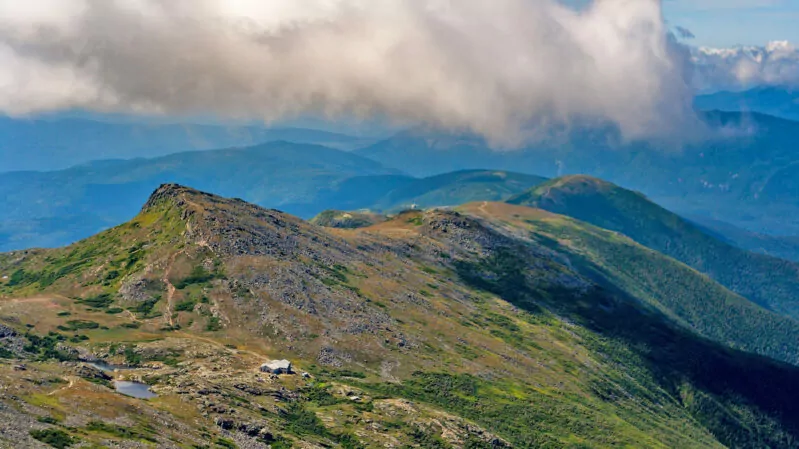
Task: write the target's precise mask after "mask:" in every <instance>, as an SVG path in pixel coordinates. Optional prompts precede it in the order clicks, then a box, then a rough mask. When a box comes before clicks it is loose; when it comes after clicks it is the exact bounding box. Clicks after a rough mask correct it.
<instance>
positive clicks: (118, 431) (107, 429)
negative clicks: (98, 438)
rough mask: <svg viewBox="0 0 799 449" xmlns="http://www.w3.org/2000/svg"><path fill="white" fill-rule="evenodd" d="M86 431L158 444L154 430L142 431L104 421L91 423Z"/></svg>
mask: <svg viewBox="0 0 799 449" xmlns="http://www.w3.org/2000/svg"><path fill="white" fill-rule="evenodd" d="M86 430H88V431H90V432H100V433H105V434H108V435H111V436H114V437H117V438H121V439H125V440H143V441H149V442H151V443H157V442H158V440H156V439H155V438H154V437H153V435H152V433H153V431H152V430H149V429H147V430H140V429H138V428H133V427H125V426H118V425H116V424H109V423H105V422H102V421H89V423H88V424H87V425H86Z"/></svg>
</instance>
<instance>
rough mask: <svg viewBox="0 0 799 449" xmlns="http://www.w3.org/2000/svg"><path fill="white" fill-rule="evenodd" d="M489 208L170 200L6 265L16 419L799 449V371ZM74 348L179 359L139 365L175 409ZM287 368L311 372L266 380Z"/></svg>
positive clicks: (471, 443)
mask: <svg viewBox="0 0 799 449" xmlns="http://www.w3.org/2000/svg"><path fill="white" fill-rule="evenodd" d="M490 206H491V205H490V204H488V203H486V204H485V205H482V204H478V205H473V206H471V207H473V208H475V209H469V210H465V213H458V212H454V211H428V212H411V213H404V214H400V215H398V216H396V217H394V218H393V219H392V220H389V221H385V222H381V223H378V224H375V225H373V226H370V227H367V228H362V229H352V230H350V229H326V228H322V227H318V226H314V225H311V224H308V223H306V222H304V221H302V220H299V219H297V218H295V217H291V216H289V215H286V214H282V213H280V212H277V211H273V210H266V209H263V208H260V207H257V206H253V205H250V204H247V203H244V202H242V201H239V200H228V199H224V198H220V197H216V196H212V195H207V194H203V193H201V192H197V191H194V190H191V189H188V188H184V187H179V186H174V185H170V186H164V187H162V188H160V189H159V190H158V191H157V192H156V193H155V194H154V195H153V196H152V197H151V199H150V201H148V204H147V205H146V206H145V208H144V209H143V210H142V212H141V214H139V216H138V217H137V218H136V219H135V220H133V221H132V222H130V223H127V224H125V225H122V226H120V227H117V228H114V229H111V230H108V231H106V232H103V233H101V234H98V235H97V236H95V237H92V238H90V239H87V240H84V241H82V242H79V243H77V244H75V245H72V246H70V247H68V248H63V249H58V250H38V251H29V252H14V253H7V254H3V255H0V273H11V276H10V277H9V279H7V280H3V281H2V282H0V307H1V308H2V309H0V310H2V315H0V317H1V318H0V321H2V323H3V325H4V326H6V327H7V328H11V329H13V330H16V332H18V334H19V338H22V339H24V340H26V341H27V343H26V346H25V348H27V349H20V350H18V349H16V348H17V346H13V345H10V346H9V347H11V348H12V350H13V351H14V352H15V353H16V354H17V355H14V356H13V357H22V358H24V359H25V360H27V363H28V364H29V367H30V368H29V371H28V372H27V373H17V372H14V371H12V370H4V369H0V376H2V378H3V381H4V382H15V383H19V385H22V386H24V394H23V393H20V394H19V395H18V396H16V399H13V398H7V397H0V401H2V403H3V404H6V402H8V403H9V404H13V407H12V406H9V407H3V408H0V412H2V413H6V412H7V411H8V410H22V411H23V412H20V415H19V416H18V417H17V418H18V419H19V420H20V422H26V421H24V417H25V416H28V415H29V414H30V413H32V412H30V410H34V409H31V408H30V407H31V406H33V407H38V408H36V409H35V410H37V412H35V413H44V411H46V412H47V413H48V414H51V415H52V416H53V417H54V418H53V422H55V423H56V424H50V422H49V421H35V423H36V424H35V426H39V427H42V426H49V427H48V428H51V429H59V431H61V432H64V433H66V434H69V435H72V436H73V437H76V438H81V439H83V440H85V441H87V442H98V443H99V439H98V438H99V435H97V432H98V431H97V428H96V426H94V427H91V428H90V427H88V426H83V425H82V424H81V425H79V426H77V427H76V426H64V425H60V424H58V422H60V421H59V420H63V419H65V418H69V417H74V418H75V419H73V420H69V421H64V422H69V423H73V422H78V423H82V422H84V421H86V418H85V417H82V416H84V415H82V414H83V413H90V414H91V413H94V414H99V415H101V416H104V417H107V419H109V420H115V422H122V423H131V422H132V423H136V425H137V429H139V428H140V429H145V430H141V432H144V433H145V434H146V437H147V438H151V439H155V440H156V441H157V442H158V444H160V445H162V446H164V445H168V444H166V443H170V441H167V438H169V435H170V434H172V433H173V432H174V431H170V430H168V429H180V437H179V439H178V440H177V441H184V442H189V441H203V440H205V441H223V439H224V441H234V440H235V442H237V443H230V444H237V445H240V446H244V441H245V440H246V441H250V442H251V440H258V441H262V442H263V441H265V438H266V436H265V435H263V434H262V433H258V432H256V434H257V435H255V434H252V432H250V433H248V432H249V429H252V425H253V424H257V425H258V426H262V427H259V428H261V429H263V428H266V429H268V430H269V436H270V438H271V439H272V440H274V441H281V442H282V443H280V444H294V443H296V442H298V441H307V442H310V443H313V444H317V445H322V446H333V447H376V446H382V445H385V444H387V443H391V444H392V445H394V446H395V447H404V446H405V447H442V448H449V447H452V448H454V447H471V448H489V447H507V446H508V445H511V446H513V447H521V448H524V447H546V448H575V447H592V448H594V447H596V448H611V447H652V448H670V447H681V448H682V447H685V448H692V447H697V448H699V447H712V448H716V447H723V446H725V445H726V446H735V447H758V446H761V447H786V448H787V447H793V446H794V445H795V443H796V441H797V437H798V436H799V409H798V408H797V407H799V406H797V404H799V388H797V386H796V385H797V383H796V379H797V378H799V368H796V367H793V366H790V365H787V364H783V363H779V362H775V361H772V360H770V359H766V358H763V357H760V356H756V355H751V354H747V353H744V352H741V351H737V350H733V349H730V348H728V347H725V346H723V345H720V344H718V343H713V342H711V341H709V340H706V339H704V338H701V337H698V336H696V335H695V334H693V333H691V332H689V331H687V330H686V329H685V328H684V327H683V326H681V325H680V324H679V323H677V322H676V321H675V320H674V319H670V318H669V317H668V316H666V315H664V314H661V313H655V312H654V311H653V309H652V307H650V306H642V304H641V299H640V298H639V297H638V296H636V295H635V293H636V292H634V291H632V287H631V286H633V285H638V284H635V283H634V282H632V281H630V280H623V279H621V280H620V279H614V278H612V277H608V278H605V279H604V281H602V282H600V281H601V279H599V278H592V276H589V273H588V272H587V271H583V269H584V267H583V266H582V264H583V261H582V260H580V258H579V257H578V256H579V251H577V250H576V249H575V248H573V247H570V246H564V247H560V246H558V245H553V244H552V243H551V236H552V235H554V234H553V232H554V231H551V230H547V229H545V228H544V227H543V226H541V227H540V229H536V228H535V227H534V226H533V225H531V224H530V223H527V221H534V220H535V219H536V217H534V216H528V217H525V219H524V220H516V221H518V223H516V222H514V219H513V214H510V215H505V214H503V213H501V212H502V211H499V210H496V211H494V210H492V209H491V208H490ZM500 206H504V207H507V208H511V206H508V205H502V204H500ZM518 209H524V210H526V211H532V212H530V213H532V214H540V217H548V216H550V214H547V213H546V212H543V211H533V210H532V209H527V208H518ZM481 211H482V212H485V211H487V213H486V214H485V215H480V214H481V213H482V212H481ZM540 217H539V218H540ZM530 226H533V227H530ZM603 238H604V237H603ZM628 244H629V243H628ZM629 245H632V244H629ZM611 262H612V261H609V262H608V264H610V263H611ZM595 268H597V269H598V268H599V267H595ZM613 282H616V284H612V283H613ZM611 284H612V285H611ZM613 287H615V288H613ZM730 301H733V299H730ZM90 323H95V324H96V325H94V324H90ZM6 334H7V332H6ZM34 342H35V343H36V344H34ZM56 342H60V345H58V344H55V343H56ZM209 345H210V348H209ZM223 345H227V346H223ZM69 348H81V350H84V351H91V352H93V353H94V354H98V355H100V356H102V357H103V358H107V359H109V360H111V361H115V360H116V361H117V362H126V363H136V364H142V365H149V364H160V365H159V366H161V367H160V368H159V369H150V368H147V367H146V366H145V367H143V368H142V370H143V371H142V372H141V373H142V374H141V375H142V376H144V377H146V378H147V379H148V382H150V383H151V384H152V386H153V388H154V389H155V390H156V391H157V392H159V397H158V398H157V399H154V400H152V401H151V402H140V403H138V404H137V405H136V407H131V406H130V404H129V402H127V401H128V399H124V400H123V399H121V398H120V397H119V395H114V394H113V392H112V391H109V390H107V389H106V387H104V386H102V385H95V384H93V383H86V382H83V381H81V380H80V379H75V378H74V376H73V377H69V376H67V374H66V373H64V372H63V370H65V369H67V368H68V367H69V366H70V365H68V364H59V363H56V361H57V360H58V359H60V358H65V359H70V358H74V357H79V354H80V353H79V352H78V353H75V352H72V351H70V350H68V349H69ZM112 348H113V350H112ZM233 348H235V349H233ZM75 354H78V355H75ZM284 357H285V358H289V359H291V360H292V361H293V362H294V363H295V365H296V367H297V369H298V371H299V370H307V371H310V372H312V373H313V375H314V377H313V378H312V379H310V380H309V379H303V378H301V377H300V376H293V377H292V376H283V377H281V378H279V379H274V380H269V379H267V380H264V381H262V382H258V381H255V380H254V378H255V377H258V375H257V374H256V370H257V366H258V363H260V361H262V360H264V359H266V358H284ZM21 376H24V377H28V378H42V379H47V378H52V377H53V376H66V377H68V378H70V379H71V380H72V382H71V383H69V384H66V383H64V384H59V383H48V382H45V381H41V382H25V381H23V380H21ZM66 386H69V387H68V388H66ZM356 398H357V399H356ZM78 399H80V400H81V401H82V404H83V406H82V407H75V406H74V404H75V401H76V400H78ZM99 404H103V405H99ZM109 404H110V405H109ZM91 407H98V408H97V409H96V410H95V409H94V408H91ZM86 408H89V409H88V410H86ZM25 410H29V411H28V412H25ZM154 410H157V413H155V412H154ZM133 416H135V417H136V418H135V419H134V418H133ZM93 419H96V418H93ZM165 420H166V421H165ZM4 422H10V421H4ZM14 422H16V420H15V421H14ZM164 422H169V423H170V424H169V426H168V427H167V426H166V425H165V424H164ZM240 423H246V424H247V426H242V425H240ZM126 425H127V424H126ZM84 427H85V428H84ZM101 430H102V429H101ZM106 430H107V429H106ZM106 430H103V431H102V432H100V433H102V435H105V436H106V437H107V436H108V432H107V431H106ZM37 435H38V434H37ZM119 435H122V436H124V435H130V433H124V432H121V431H119V432H116V434H112V435H111V437H113V438H112V439H113V440H114V441H117V440H118V439H119V438H122V436H119ZM173 438H175V437H173ZM386 438H388V440H387V439H386ZM170 444H171V443H170ZM218 444H222V443H218ZM224 444H225V445H228V443H224ZM275 444H277V443H275ZM227 447H232V446H229V445H228V446H227ZM273 447H274V446H273ZM278 447H280V446H278ZM283 447H285V446H283Z"/></svg>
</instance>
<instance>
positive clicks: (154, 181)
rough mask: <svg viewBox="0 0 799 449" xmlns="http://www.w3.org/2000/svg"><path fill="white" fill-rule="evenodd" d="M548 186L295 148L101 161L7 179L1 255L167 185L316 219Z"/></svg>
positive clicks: (70, 230) (71, 230) (59, 239)
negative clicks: (414, 171)
mask: <svg viewBox="0 0 799 449" xmlns="http://www.w3.org/2000/svg"><path fill="white" fill-rule="evenodd" d="M543 181H544V179H543V178H540V177H538V176H531V175H523V174H518V173H511V172H504V171H484V170H483V171H479V170H477V171H462V172H457V173H452V174H446V175H441V176H436V177H433V178H430V179H417V178H414V177H410V176H407V175H404V174H401V173H400V172H399V171H397V170H395V169H390V168H385V167H383V166H382V165H380V164H379V163H377V162H375V161H373V160H371V159H367V158H364V157H361V156H358V155H356V154H353V153H350V152H344V151H340V150H336V149H332V148H327V147H323V146H317V145H306V144H295V143H288V142H273V143H269V144H263V145H259V146H255V147H246V148H232V149H225V150H208V151H193V152H184V153H175V154H170V155H167V156H162V157H158V158H151V159H145V158H139V159H134V160H104V161H93V162H90V163H87V164H83V165H79V166H75V167H72V168H69V169H65V170H60V171H52V172H38V171H36V172H34V171H28V172H9V173H0V208H2V210H3V211H4V214H3V216H2V217H0V250H13V249H21V248H28V247H34V246H41V247H54V246H60V245H65V244H68V243H71V242H74V241H75V240H77V239H80V238H84V237H87V236H89V235H92V234H94V233H96V232H98V231H100V230H102V229H105V228H107V227H109V226H114V225H117V224H119V223H121V222H123V221H125V220H127V219H129V218H130V217H132V216H133V215H134V214H135V213H136V212H137V207H136V205H137V204H140V203H142V201H143V200H144V199H146V198H147V195H148V194H149V193H150V192H151V191H152V190H153V189H154V188H155V187H157V186H158V185H160V184H162V183H166V182H178V183H183V184H191V185H196V186H200V188H202V189H205V190H209V191H214V192H219V193H220V194H222V195H225V196H228V197H239V198H243V199H246V200H247V201H250V202H253V203H256V204H259V205H261V206H265V207H271V208H278V209H281V210H284V211H287V212H289V213H292V214H295V215H298V216H301V217H303V218H311V217H313V216H315V215H317V214H319V213H320V212H322V211H324V210H327V209H339V210H358V209H371V210H374V211H378V212H394V211H397V210H400V209H403V208H405V207H408V206H410V205H413V204H416V205H418V206H419V207H430V206H454V205H459V204H462V203H465V202H469V201H495V200H497V201H498V200H505V199H507V198H509V197H511V196H512V195H514V194H517V193H520V192H523V191H524V190H527V189H529V188H531V187H533V186H535V185H537V184H539V183H541V182H543Z"/></svg>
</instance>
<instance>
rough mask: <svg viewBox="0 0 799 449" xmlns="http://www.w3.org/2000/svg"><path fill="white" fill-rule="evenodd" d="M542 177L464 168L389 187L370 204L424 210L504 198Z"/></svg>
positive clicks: (395, 209) (537, 181)
mask: <svg viewBox="0 0 799 449" xmlns="http://www.w3.org/2000/svg"><path fill="white" fill-rule="evenodd" d="M544 181H546V179H545V178H542V177H540V176H533V175H525V174H521V173H513V172H507V171H499V170H464V171H457V172H453V173H446V174H443V175H438V176H432V177H429V178H422V179H420V180H418V181H415V182H413V183H411V184H409V185H407V186H401V187H399V188H397V189H394V190H392V191H391V192H389V193H388V194H386V195H385V196H384V197H383V198H381V199H380V200H379V201H377V203H376V204H375V205H374V206H372V209H375V210H382V211H398V210H402V209H408V208H410V207H411V206H413V205H415V206H416V207H417V208H421V209H427V208H430V207H436V206H456V205H460V204H465V203H469V202H472V201H504V200H506V199H508V198H510V197H512V196H514V195H516V194H518V193H520V192H523V191H525V190H527V189H529V188H532V187H533V186H536V185H538V184H541V183H543V182H544Z"/></svg>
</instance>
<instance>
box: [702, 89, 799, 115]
mask: <svg viewBox="0 0 799 449" xmlns="http://www.w3.org/2000/svg"><path fill="white" fill-rule="evenodd" d="M694 104H695V105H696V107H697V108H699V109H700V110H703V111H712V110H719V111H730V112H756V113H760V114H768V115H773V116H775V117H780V118H784V119H788V120H799V88H794V87H773V86H768V87H756V88H754V89H750V90H746V91H742V92H740V91H733V92H731V91H722V92H716V93H712V94H708V95H701V96H698V97H696V99H695V100H694Z"/></svg>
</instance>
